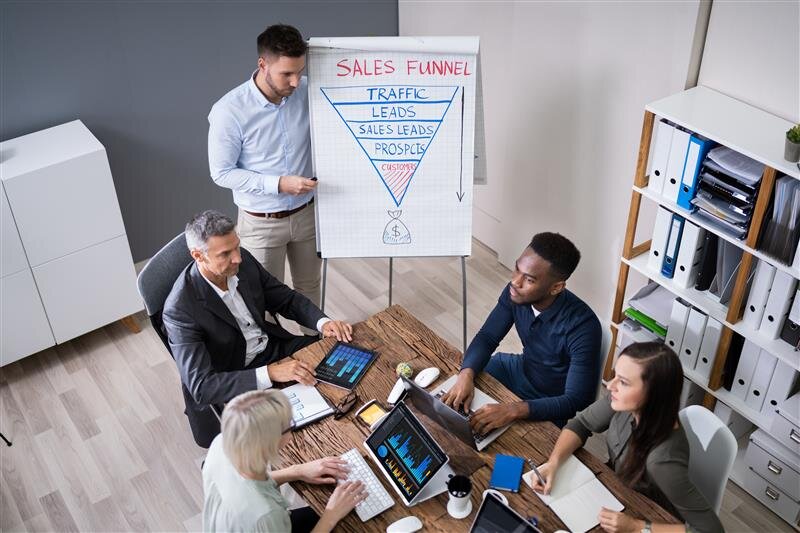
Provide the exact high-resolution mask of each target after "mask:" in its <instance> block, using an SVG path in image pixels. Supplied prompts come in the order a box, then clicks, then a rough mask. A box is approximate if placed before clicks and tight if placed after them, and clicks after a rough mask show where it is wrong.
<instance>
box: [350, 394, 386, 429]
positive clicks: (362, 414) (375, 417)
mask: <svg viewBox="0 0 800 533" xmlns="http://www.w3.org/2000/svg"><path fill="white" fill-rule="evenodd" d="M387 413H388V411H387V410H386V409H384V408H383V407H382V406H381V404H379V403H378V400H370V401H368V402H367V403H365V404H364V405H362V406H361V407H360V408H359V410H358V411H356V417H358V419H359V420H361V421H362V422H364V423H365V424H366V425H367V426H368V427H369V428H370V429H371V428H372V426H374V425H375V424H377V423H378V422H380V421H381V420H382V419H383V417H384V416H386V414H387Z"/></svg>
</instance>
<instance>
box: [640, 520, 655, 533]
mask: <svg viewBox="0 0 800 533" xmlns="http://www.w3.org/2000/svg"><path fill="white" fill-rule="evenodd" d="M652 527H653V523H652V522H651V521H650V520H645V521H644V527H643V528H642V533H653V530H652V529H650V528H652Z"/></svg>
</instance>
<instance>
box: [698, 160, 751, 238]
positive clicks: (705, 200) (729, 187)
mask: <svg viewBox="0 0 800 533" xmlns="http://www.w3.org/2000/svg"><path fill="white" fill-rule="evenodd" d="M763 173H764V165H763V164H761V163H759V162H758V161H754V160H753V159H750V158H749V157H746V156H744V155H742V154H740V153H737V152H735V151H733V150H731V149H730V148H727V147H725V146H718V147H717V148H714V149H713V150H711V151H709V152H708V156H707V157H706V159H705V161H704V162H703V164H702V166H701V168H700V171H699V179H698V181H697V190H696V196H695V197H694V198H692V199H691V206H692V208H696V209H697V210H698V216H699V217H701V218H702V219H704V220H705V221H707V222H708V223H709V224H711V225H713V226H714V227H716V228H719V230H720V231H723V232H725V233H726V234H728V235H731V236H733V237H735V238H737V239H744V238H745V237H746V236H747V230H748V228H749V227H750V219H751V218H752V215H753V207H754V206H755V201H756V196H757V195H758V186H759V184H760V182H761V176H762V175H763Z"/></svg>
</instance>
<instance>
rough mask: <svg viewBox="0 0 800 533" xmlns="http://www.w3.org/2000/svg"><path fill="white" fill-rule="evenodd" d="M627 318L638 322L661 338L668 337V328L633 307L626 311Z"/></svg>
mask: <svg viewBox="0 0 800 533" xmlns="http://www.w3.org/2000/svg"><path fill="white" fill-rule="evenodd" d="M625 316H627V317H628V318H631V319H633V320H635V321H636V322H638V323H639V324H641V325H642V326H644V327H646V328H647V329H649V330H650V331H652V332H653V333H655V334H656V335H658V336H659V337H666V336H667V328H665V327H663V326H662V325H660V324H659V323H658V322H656V321H655V320H653V319H652V318H650V317H649V316H647V315H646V314H644V313H642V312H641V311H637V310H636V309H634V308H633V307H629V308H627V309H626V310H625Z"/></svg>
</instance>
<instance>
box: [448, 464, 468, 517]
mask: <svg viewBox="0 0 800 533" xmlns="http://www.w3.org/2000/svg"><path fill="white" fill-rule="evenodd" d="M447 492H448V494H449V495H450V501H448V502H447V514H449V515H450V516H452V517H453V518H458V519H460V518H466V517H467V516H469V514H470V513H471V512H472V500H470V493H471V492H472V481H470V479H469V478H468V477H467V476H462V475H456V476H452V477H451V478H450V480H449V481H448V482H447Z"/></svg>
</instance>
